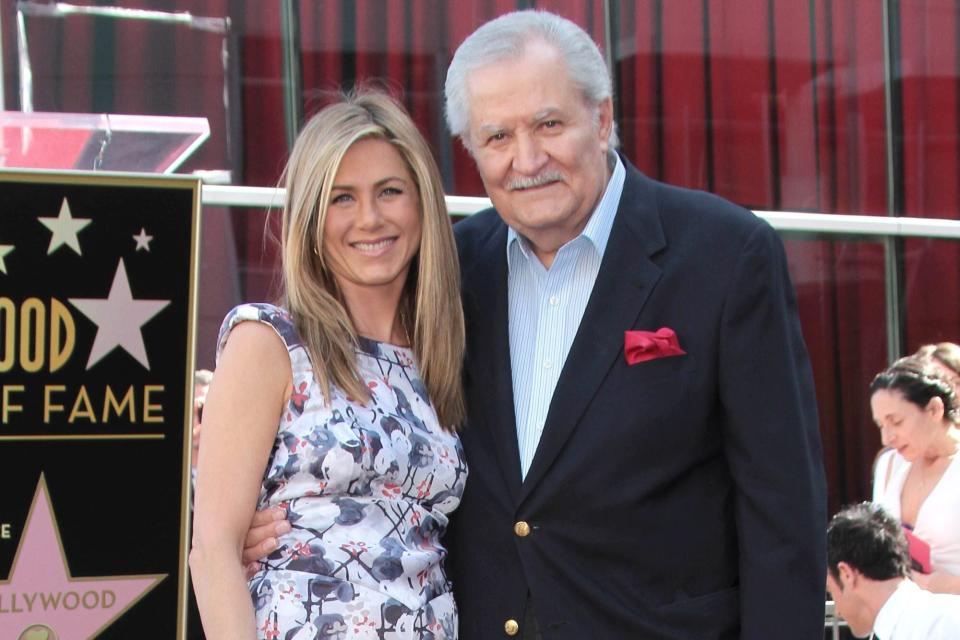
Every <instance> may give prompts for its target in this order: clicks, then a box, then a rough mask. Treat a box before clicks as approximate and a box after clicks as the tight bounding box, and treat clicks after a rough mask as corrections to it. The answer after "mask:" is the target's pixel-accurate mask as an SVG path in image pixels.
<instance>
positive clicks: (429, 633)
mask: <svg viewBox="0 0 960 640" xmlns="http://www.w3.org/2000/svg"><path fill="white" fill-rule="evenodd" d="M244 321H254V322H261V323H265V324H267V325H269V326H271V327H272V328H273V329H274V330H275V331H276V332H277V334H278V335H279V336H280V338H281V339H282V340H283V342H284V344H285V345H286V346H287V352H288V353H289V354H290V364H291V366H292V369H293V393H292V395H291V397H290V401H289V403H288V404H287V406H286V407H285V408H284V411H283V414H282V415H281V416H280V419H279V426H278V429H277V437H276V440H275V441H274V444H273V449H272V451H271V453H270V459H269V462H268V464H267V468H266V470H265V472H264V477H263V483H262V486H261V490H260V497H259V501H258V506H257V508H258V509H263V508H265V507H270V506H277V505H279V506H281V507H283V508H284V509H286V512H287V518H288V519H289V521H290V522H291V525H292V530H291V532H290V533H288V534H286V535H284V536H281V537H280V538H279V545H280V546H279V548H278V549H277V551H275V552H274V553H273V554H271V555H270V556H269V557H268V558H266V559H265V560H264V561H262V562H261V565H260V570H259V572H258V573H257V574H256V575H255V576H254V577H253V579H251V580H250V582H249V588H250V595H251V597H252V598H253V603H254V608H255V610H256V617H257V628H258V634H259V637H260V638H264V639H265V640H320V639H331V638H336V639H337V640H348V639H350V640H352V639H354V638H371V639H377V640H400V639H423V640H442V639H453V638H456V637H457V609H456V605H455V603H454V600H453V593H452V591H451V585H450V583H449V581H448V580H447V576H446V573H445V572H444V568H443V559H444V557H445V556H446V550H445V549H444V547H443V546H442V545H441V544H440V537H441V535H442V534H443V532H444V531H445V529H446V526H447V516H448V514H450V512H452V511H453V510H454V509H455V508H456V507H457V505H458V504H459V502H460V497H461V495H462V494H463V488H464V482H465V481H466V479H467V467H466V461H465V459H464V455H463V449H462V448H461V445H460V439H459V438H458V436H457V435H456V434H451V433H448V432H446V431H444V430H443V429H441V428H440V425H439V424H438V422H437V416H436V413H435V412H434V409H433V406H432V405H431V403H430V399H429V398H428V397H427V391H426V388H425V387H424V384H423V382H422V381H421V379H420V376H419V373H418V370H417V364H416V362H415V360H414V355H413V352H412V351H411V350H410V349H406V348H403V347H398V346H394V345H389V344H385V343H380V342H375V341H372V340H367V339H363V338H361V339H360V344H359V350H358V352H357V364H358V368H359V371H360V373H361V376H362V378H363V380H364V381H365V382H366V383H367V387H368V388H369V389H370V393H371V397H372V399H371V401H370V402H369V403H368V404H367V405H363V404H360V403H359V402H356V401H355V400H353V399H351V398H349V397H347V396H346V395H345V394H344V393H343V392H342V391H341V390H340V389H338V388H336V387H332V388H331V395H332V396H333V397H332V398H330V401H329V402H327V403H325V402H324V397H323V393H322V390H321V387H320V385H319V384H318V382H317V380H316V379H315V378H314V376H313V368H312V366H311V363H310V361H309V357H308V355H307V351H306V348H305V347H304V346H303V345H302V344H301V342H300V338H299V336H298V334H297V331H296V329H295V328H294V325H293V323H292V321H291V319H290V317H289V315H288V314H287V313H286V311H284V310H283V309H280V308H278V307H275V306H273V305H268V304H248V305H242V306H239V307H236V308H235V309H233V310H232V311H231V312H230V313H229V314H227V317H226V319H225V320H224V322H223V326H222V328H221V330H220V338H219V340H218V348H217V353H218V355H219V353H220V352H221V351H222V349H223V346H224V345H225V344H226V341H227V339H228V337H229V332H230V330H231V329H232V328H233V327H235V326H236V325H237V324H238V323H240V322H244Z"/></svg>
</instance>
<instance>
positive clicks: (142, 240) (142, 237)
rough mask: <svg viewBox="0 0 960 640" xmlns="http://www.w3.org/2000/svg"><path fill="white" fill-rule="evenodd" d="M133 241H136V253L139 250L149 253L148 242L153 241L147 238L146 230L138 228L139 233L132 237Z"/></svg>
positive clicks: (150, 237) (151, 237) (149, 237)
mask: <svg viewBox="0 0 960 640" xmlns="http://www.w3.org/2000/svg"><path fill="white" fill-rule="evenodd" d="M133 239H134V240H136V241H137V248H136V251H140V249H143V250H144V251H147V252H149V251H150V241H151V240H153V236H148V235H147V230H146V229H144V228H143V227H140V233H139V234H137V235H135V236H133Z"/></svg>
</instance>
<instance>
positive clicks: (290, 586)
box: [190, 93, 467, 640]
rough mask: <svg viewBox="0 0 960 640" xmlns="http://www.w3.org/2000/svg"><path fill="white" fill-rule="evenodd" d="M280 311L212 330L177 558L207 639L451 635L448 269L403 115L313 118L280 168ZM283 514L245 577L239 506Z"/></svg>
mask: <svg viewBox="0 0 960 640" xmlns="http://www.w3.org/2000/svg"><path fill="white" fill-rule="evenodd" d="M285 186H286V202H285V205H284V210H283V225H282V261H283V283H284V300H283V303H282V305H281V306H273V305H268V304H252V305H243V306H240V307H237V308H236V309H234V310H232V311H231V312H230V313H229V314H228V315H227V318H226V319H225V321H224V324H223V327H222V329H221V336H220V340H219V345H218V365H217V369H216V373H215V375H214V379H213V382H212V383H211V385H210V391H209V394H208V396H207V401H206V404H205V408H204V414H203V418H204V420H203V429H204V434H203V439H202V443H201V451H200V456H199V458H200V463H199V469H198V478H197V499H196V514H195V520H194V522H195V533H194V547H193V551H192V552H191V556H190V566H191V569H192V571H193V580H194V585H195V587H196V592H197V599H198V602H199V605H200V612H201V616H202V618H203V626H204V629H205V631H206V635H207V638H209V639H210V640H217V639H219V638H224V639H229V640H237V639H244V640H245V639H253V638H266V639H270V640H273V639H275V638H279V639H281V640H305V639H309V640H314V639H315V638H344V637H345V636H346V633H347V631H348V630H349V632H350V637H351V638H353V637H369V638H379V639H380V640H385V639H386V640H389V639H392V638H431V639H436V640H439V639H441V638H455V637H456V634H457V614H456V606H455V604H454V601H453V594H452V593H451V586H450V584H449V583H448V581H447V578H446V574H445V573H444V569H443V558H444V556H445V555H446V551H445V550H444V548H443V546H442V545H441V544H440V536H441V534H442V533H443V532H444V530H445V527H446V523H447V515H448V514H449V513H450V512H451V511H452V510H453V509H455V508H456V506H457V505H458V503H459V501H460V496H461V495H462V493H463V488H464V482H465V480H466V477H467V470H466V465H465V462H464V458H463V452H462V449H461V446H460V441H459V438H458V437H457V433H456V426H457V425H458V424H459V423H460V422H461V421H462V419H463V416H464V405H463V397H462V391H461V380H460V378H461V368H462V359H463V348H464V327H463V313H462V310H461V303H460V293H459V281H460V279H459V268H458V264H457V258H456V248H455V245H454V240H453V233H452V229H451V226H450V222H449V219H448V217H447V212H446V208H445V204H444V197H443V191H442V187H441V182H440V176H439V171H438V170H437V167H436V165H435V163H434V161H433V159H432V156H431V154H430V151H429V148H428V146H427V144H426V142H425V141H424V140H423V138H422V136H421V135H420V134H419V132H418V131H417V129H416V126H415V125H414V124H413V122H412V121H411V120H410V118H409V116H407V114H406V113H405V112H404V111H403V109H402V108H401V107H400V106H399V105H397V104H396V103H395V102H393V101H392V100H391V99H389V98H388V97H386V96H384V95H381V94H376V93H362V94H359V95H356V96H354V97H350V98H347V99H345V100H344V101H343V102H342V103H339V104H336V105H332V106H330V107H327V108H326V109H324V110H323V111H321V112H320V113H319V114H318V115H316V116H315V117H314V118H313V119H312V120H311V121H310V122H309V123H308V124H307V125H306V127H305V128H304V130H303V131H302V132H301V134H300V136H299V137H298V139H297V142H296V144H295V145H294V148H293V151H292V153H291V157H290V160H289V162H288V164H287V168H286V171H285ZM278 505H279V506H280V507H281V508H283V509H284V510H285V512H286V517H287V519H288V520H289V521H290V523H291V527H290V531H289V532H288V533H286V534H284V535H283V536H281V537H280V539H279V545H280V546H279V548H278V549H277V550H276V551H275V552H274V553H273V554H271V555H270V556H269V557H268V558H267V559H266V560H264V561H263V562H262V563H261V564H260V567H259V571H258V572H257V573H256V575H254V576H253V578H252V579H251V580H250V581H249V583H248V582H247V580H246V579H245V577H244V570H243V567H242V566H241V551H242V547H243V539H244V535H245V534H246V532H247V528H248V526H249V524H250V520H251V517H252V516H253V514H254V511H255V509H264V508H267V507H271V506H278Z"/></svg>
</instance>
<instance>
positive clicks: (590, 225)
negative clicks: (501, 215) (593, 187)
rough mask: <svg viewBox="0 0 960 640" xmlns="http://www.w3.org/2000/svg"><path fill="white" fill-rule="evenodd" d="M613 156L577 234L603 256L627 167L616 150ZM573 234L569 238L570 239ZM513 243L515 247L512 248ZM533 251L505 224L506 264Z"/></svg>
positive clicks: (525, 257) (525, 256) (523, 239)
mask: <svg viewBox="0 0 960 640" xmlns="http://www.w3.org/2000/svg"><path fill="white" fill-rule="evenodd" d="M611 155H612V156H613V163H614V164H613V172H612V173H611V174H610V180H609V182H607V188H606V189H604V191H603V197H601V198H600V202H599V203H597V208H596V209H594V210H593V213H592V214H590V219H589V220H587V225H586V226H585V227H584V228H583V231H581V232H580V235H579V236H577V238H586V239H587V240H588V241H589V242H590V244H592V245H593V247H594V249H595V250H596V252H597V254H598V255H599V256H600V258H601V260H602V259H603V253H604V251H606V249H607V241H608V240H609V239H610V229H612V228H613V220H614V218H616V217H617V209H618V208H619V207H620V196H621V195H622V194H623V183H624V181H625V180H626V177H627V171H626V169H625V168H624V166H623V161H622V160H620V156H619V155H618V154H616V153H613V154H611ZM577 238H574V239H573V240H571V241H570V242H573V241H574V240H576V239H577ZM514 247H516V248H515V249H514ZM532 254H533V252H532V250H531V249H530V247H529V245H528V244H527V240H526V239H525V238H523V237H522V236H521V235H520V234H519V233H517V232H516V231H515V230H514V229H513V227H507V265H508V267H512V266H513V262H514V261H515V260H518V259H520V257H521V256H522V257H523V258H524V259H525V260H529V259H530V257H531V255H532Z"/></svg>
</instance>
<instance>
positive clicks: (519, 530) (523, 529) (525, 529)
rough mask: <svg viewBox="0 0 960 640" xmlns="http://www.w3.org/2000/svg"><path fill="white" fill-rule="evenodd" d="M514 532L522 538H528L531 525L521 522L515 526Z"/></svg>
mask: <svg viewBox="0 0 960 640" xmlns="http://www.w3.org/2000/svg"><path fill="white" fill-rule="evenodd" d="M513 532H514V533H515V534H517V535H518V536H520V537H521V538H526V537H527V536H528V535H530V525H529V524H527V523H526V522H524V521H523V520H521V521H520V522H518V523H517V524H515V525H513Z"/></svg>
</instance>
